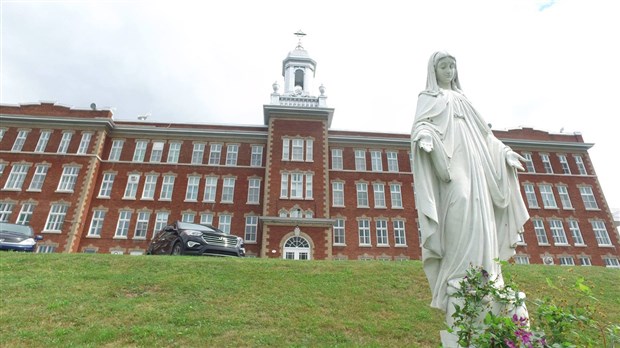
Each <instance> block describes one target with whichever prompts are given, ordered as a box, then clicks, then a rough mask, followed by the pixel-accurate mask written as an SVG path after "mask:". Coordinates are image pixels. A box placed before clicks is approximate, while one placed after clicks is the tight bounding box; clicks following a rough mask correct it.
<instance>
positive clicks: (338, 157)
mask: <svg viewBox="0 0 620 348" xmlns="http://www.w3.org/2000/svg"><path fill="white" fill-rule="evenodd" d="M331 153H332V169H333V170H342V169H343V168H344V167H343V165H344V162H343V159H342V149H332V150H331Z"/></svg>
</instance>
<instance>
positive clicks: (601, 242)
mask: <svg viewBox="0 0 620 348" xmlns="http://www.w3.org/2000/svg"><path fill="white" fill-rule="evenodd" d="M590 224H591V225H592V231H593V232H594V236H595V237H596V243H597V244H598V246H613V244H611V239H609V233H608V232H607V227H605V223H604V222H603V221H601V220H592V221H590Z"/></svg>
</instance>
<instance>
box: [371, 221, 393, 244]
mask: <svg viewBox="0 0 620 348" xmlns="http://www.w3.org/2000/svg"><path fill="white" fill-rule="evenodd" d="M375 233H376V236H377V246H389V245H390V241H389V238H388V221H387V220H385V219H378V220H376V221H375Z"/></svg>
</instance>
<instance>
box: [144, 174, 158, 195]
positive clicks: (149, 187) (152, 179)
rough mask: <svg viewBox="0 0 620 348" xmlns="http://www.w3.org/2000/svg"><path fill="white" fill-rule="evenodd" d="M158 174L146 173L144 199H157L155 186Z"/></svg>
mask: <svg viewBox="0 0 620 348" xmlns="http://www.w3.org/2000/svg"><path fill="white" fill-rule="evenodd" d="M158 176H159V175H158V174H146V175H145V176H144V187H143V188H142V198H141V199H143V200H154V199H155V187H156V186H157V177H158Z"/></svg>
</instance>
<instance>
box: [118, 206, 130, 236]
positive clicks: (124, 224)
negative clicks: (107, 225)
mask: <svg viewBox="0 0 620 348" xmlns="http://www.w3.org/2000/svg"><path fill="white" fill-rule="evenodd" d="M130 221H131V212H130V211H129V210H122V211H120V212H119V214H118V223H117V225H116V232H115V233H114V238H127V233H128V232H129V222H130Z"/></svg>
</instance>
